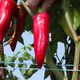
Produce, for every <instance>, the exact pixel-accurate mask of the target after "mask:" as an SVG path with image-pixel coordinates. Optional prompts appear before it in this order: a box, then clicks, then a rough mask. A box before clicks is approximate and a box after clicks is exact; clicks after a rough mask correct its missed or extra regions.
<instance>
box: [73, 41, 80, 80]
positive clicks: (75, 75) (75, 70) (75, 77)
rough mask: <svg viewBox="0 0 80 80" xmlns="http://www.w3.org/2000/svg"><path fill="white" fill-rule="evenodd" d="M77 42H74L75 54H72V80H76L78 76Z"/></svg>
mask: <svg viewBox="0 0 80 80" xmlns="http://www.w3.org/2000/svg"><path fill="white" fill-rule="evenodd" d="M79 45H80V43H79V42H75V55H74V67H73V70H74V71H73V74H72V80H77V79H78V78H77V77H78V71H77V70H78V67H79V56H80V55H79V53H80V52H79Z"/></svg>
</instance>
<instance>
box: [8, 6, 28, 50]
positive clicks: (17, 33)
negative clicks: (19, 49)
mask: <svg viewBox="0 0 80 80" xmlns="http://www.w3.org/2000/svg"><path fill="white" fill-rule="evenodd" d="M26 16H27V13H26V12H25V10H23V8H22V7H21V6H20V5H17V13H16V15H15V17H16V21H17V22H16V25H15V26H14V32H13V34H12V36H11V38H10V39H9V44H10V46H11V49H12V51H14V50H15V47H16V44H17V41H18V40H19V38H20V37H21V34H22V32H23V31H24V28H25V20H26Z"/></svg>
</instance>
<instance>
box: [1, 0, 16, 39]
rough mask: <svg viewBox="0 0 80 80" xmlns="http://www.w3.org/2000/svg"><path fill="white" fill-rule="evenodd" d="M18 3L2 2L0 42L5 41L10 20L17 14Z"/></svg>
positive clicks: (8, 0)
mask: <svg viewBox="0 0 80 80" xmlns="http://www.w3.org/2000/svg"><path fill="white" fill-rule="evenodd" d="M15 7H16V3H15V2H14V1H13V0H1V1H0V41H3V38H4V36H5V35H6V33H7V31H8V29H9V27H10V20H11V17H12V15H13V13H14V12H15Z"/></svg>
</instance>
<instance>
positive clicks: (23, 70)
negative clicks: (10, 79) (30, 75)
mask: <svg viewBox="0 0 80 80" xmlns="http://www.w3.org/2000/svg"><path fill="white" fill-rule="evenodd" d="M21 68H23V69H21V70H20V71H21V73H22V75H24V74H25V73H26V70H25V69H24V68H27V65H23V66H22V67H21Z"/></svg>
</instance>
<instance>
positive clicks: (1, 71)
mask: <svg viewBox="0 0 80 80" xmlns="http://www.w3.org/2000/svg"><path fill="white" fill-rule="evenodd" d="M2 61H4V50H3V42H0V62H2ZM4 66H5V64H4V63H0V67H4ZM0 79H1V80H5V70H4V69H3V68H0Z"/></svg>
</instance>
